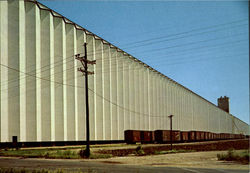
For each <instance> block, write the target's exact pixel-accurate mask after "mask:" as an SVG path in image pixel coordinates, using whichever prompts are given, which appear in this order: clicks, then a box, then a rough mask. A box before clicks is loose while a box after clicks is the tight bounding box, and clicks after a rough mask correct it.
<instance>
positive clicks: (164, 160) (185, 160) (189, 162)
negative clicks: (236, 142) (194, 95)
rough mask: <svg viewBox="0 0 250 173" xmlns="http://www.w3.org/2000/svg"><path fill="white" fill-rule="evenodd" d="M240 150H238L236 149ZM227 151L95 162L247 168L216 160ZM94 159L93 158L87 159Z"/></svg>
mask: <svg viewBox="0 0 250 173" xmlns="http://www.w3.org/2000/svg"><path fill="white" fill-rule="evenodd" d="M238 151H240V150H238ZM226 152H227V151H206V152H192V153H175V154H163V155H149V156H139V157H138V156H137V157H135V156H126V157H113V158H110V159H97V160H95V161H97V162H103V163H112V164H127V165H147V166H154V167H166V166H167V167H192V168H215V169H242V170H249V165H243V164H239V163H235V162H224V161H218V159H217V154H218V153H226ZM89 161H94V160H89Z"/></svg>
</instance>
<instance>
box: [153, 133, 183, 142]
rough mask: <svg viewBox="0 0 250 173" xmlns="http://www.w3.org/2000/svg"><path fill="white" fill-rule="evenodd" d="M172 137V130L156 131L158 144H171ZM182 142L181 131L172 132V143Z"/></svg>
mask: <svg viewBox="0 0 250 173" xmlns="http://www.w3.org/2000/svg"><path fill="white" fill-rule="evenodd" d="M170 135H171V131H170V130H156V131H155V140H156V141H157V142H158V143H164V142H170V139H171V138H170ZM180 140H181V135H180V131H178V130H173V131H172V141H173V142H175V141H180Z"/></svg>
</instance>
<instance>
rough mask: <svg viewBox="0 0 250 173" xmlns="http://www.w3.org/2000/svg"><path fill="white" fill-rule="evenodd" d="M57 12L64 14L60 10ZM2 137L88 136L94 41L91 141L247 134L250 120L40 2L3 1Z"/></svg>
mask: <svg viewBox="0 0 250 173" xmlns="http://www.w3.org/2000/svg"><path fill="white" fill-rule="evenodd" d="M55 15H56V16H55ZM0 38H1V39H0V63H1V68H0V81H1V85H0V90H1V92H0V98H1V99H0V108H1V109H0V139H1V142H6V141H11V138H12V136H18V138H19V140H20V141H77V140H85V138H86V135H85V132H86V131H85V112H86V110H85V85H84V84H85V79H84V77H83V76H82V75H81V73H80V72H78V71H77V68H78V67H81V66H82V65H81V63H80V62H79V61H77V60H75V59H74V55H76V54H81V56H83V55H84V47H83V44H84V43H85V42H86V43H87V51H88V59H89V60H96V65H89V71H94V72H95V74H94V75H89V110H90V139H91V140H122V139H124V136H123V133H124V130H127V129H135V130H157V129H169V123H170V121H169V118H168V116H169V115H171V114H172V115H174V117H173V129H178V130H184V131H188V130H202V131H211V132H217V133H218V132H221V133H224V132H226V133H242V132H244V133H246V134H248V132H249V131H248V125H247V124H246V123H244V122H242V121H240V120H239V119H237V118H235V117H233V116H231V115H229V114H228V113H226V112H224V111H222V110H221V109H218V108H217V107H216V106H215V105H212V104H210V103H208V102H207V101H205V100H204V99H202V98H201V97H199V96H197V95H196V94H194V93H192V92H190V91H189V90H187V89H186V88H184V87H182V86H180V85H179V84H177V83H176V82H174V81H172V80H170V79H168V78H166V77H165V76H163V75H161V74H159V73H158V72H156V71H154V70H152V69H151V68H148V67H145V66H144V64H143V63H141V62H139V61H137V60H135V59H134V58H133V57H131V56H129V55H127V54H126V53H124V52H122V51H120V50H118V49H116V48H115V47H113V46H111V45H110V44H108V43H106V42H103V41H102V40H101V39H100V38H97V37H96V36H93V35H92V34H90V33H88V32H85V31H84V30H82V29H79V28H77V27H76V26H75V25H72V24H68V23H66V21H65V20H64V19H63V18H62V17H61V16H58V15H57V14H53V13H51V11H49V10H42V9H40V8H39V7H38V5H37V4H36V3H34V2H24V1H12V0H9V1H1V2H0Z"/></svg>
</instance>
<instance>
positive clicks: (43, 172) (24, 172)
mask: <svg viewBox="0 0 250 173" xmlns="http://www.w3.org/2000/svg"><path fill="white" fill-rule="evenodd" d="M66 172H71V173H92V172H93V170H91V169H88V170H87V171H82V170H80V169H79V170H75V171H69V170H63V169H54V170H51V169H38V170H29V169H20V168H19V169H13V168H11V169H9V168H0V173H66Z"/></svg>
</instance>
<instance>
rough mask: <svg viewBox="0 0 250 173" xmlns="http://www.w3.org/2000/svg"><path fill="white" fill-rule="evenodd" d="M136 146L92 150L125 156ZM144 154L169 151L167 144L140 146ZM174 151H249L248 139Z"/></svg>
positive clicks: (176, 146) (178, 146) (180, 147)
mask: <svg viewBox="0 0 250 173" xmlns="http://www.w3.org/2000/svg"><path fill="white" fill-rule="evenodd" d="M136 147H137V146H136V145H134V146H127V147H126V146H125V147H113V148H109V147H106V148H99V149H98V150H96V149H95V150H93V151H95V152H98V153H102V154H112V155H113V156H127V155H130V154H133V153H134V151H135V148H136ZM142 148H143V150H144V152H145V154H147V155H148V154H154V153H155V151H166V150H170V145H169V144H148V145H142ZM173 149H174V150H186V151H223V150H229V149H234V150H241V149H249V140H248V139H239V140H224V141H207V142H194V143H180V144H174V145H173Z"/></svg>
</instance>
